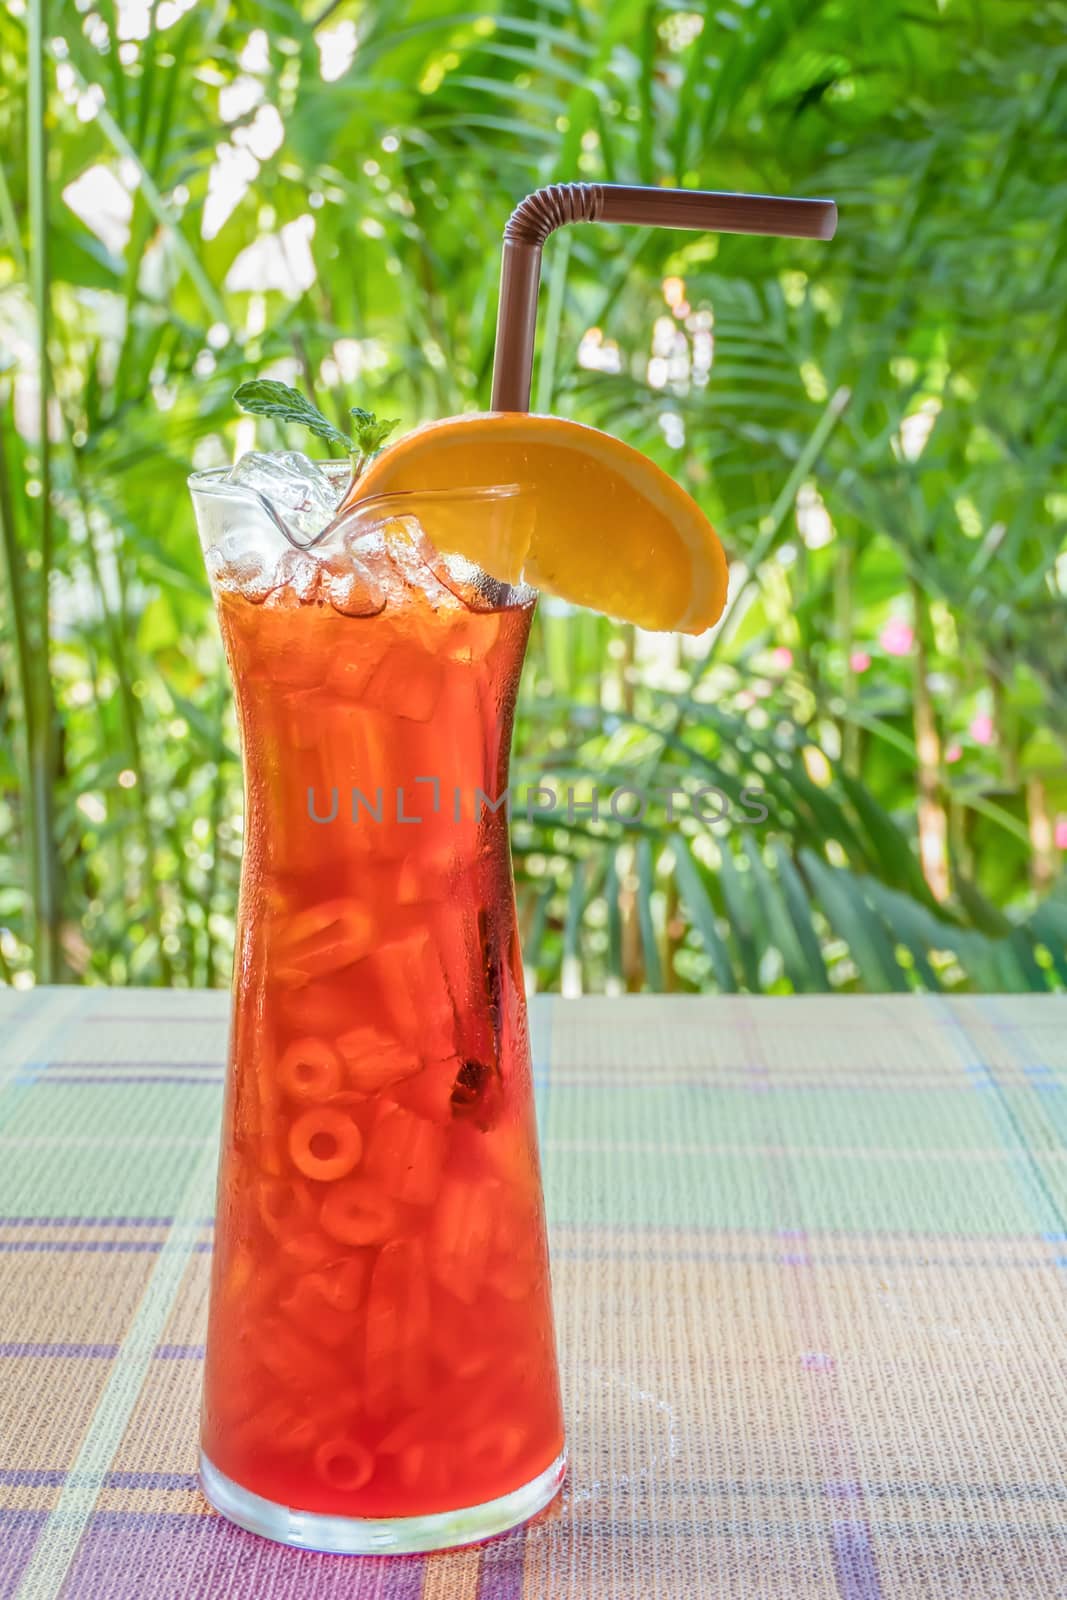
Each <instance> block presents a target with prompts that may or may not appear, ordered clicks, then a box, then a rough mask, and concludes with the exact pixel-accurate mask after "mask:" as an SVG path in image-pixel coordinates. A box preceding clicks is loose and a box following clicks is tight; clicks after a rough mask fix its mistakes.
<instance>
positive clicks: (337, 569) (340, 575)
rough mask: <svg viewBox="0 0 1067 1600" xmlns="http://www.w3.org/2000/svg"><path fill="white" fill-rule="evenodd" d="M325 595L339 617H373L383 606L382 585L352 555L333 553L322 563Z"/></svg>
mask: <svg viewBox="0 0 1067 1600" xmlns="http://www.w3.org/2000/svg"><path fill="white" fill-rule="evenodd" d="M322 586H323V592H324V595H325V598H326V599H327V600H328V601H329V603H330V605H331V606H332V607H333V609H334V610H335V611H337V612H339V613H340V615H341V616H342V617H376V616H377V615H378V613H379V611H382V610H384V608H385V589H384V588H383V586H382V584H381V583H380V582H379V580H378V578H377V577H376V576H375V574H374V573H373V572H372V571H371V569H370V568H369V567H368V566H366V565H365V563H364V562H362V561H359V560H357V558H356V557H355V556H333V557H331V558H330V559H329V560H328V561H324V562H323V563H322Z"/></svg>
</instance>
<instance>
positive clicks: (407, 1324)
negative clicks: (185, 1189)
mask: <svg viewBox="0 0 1067 1600" xmlns="http://www.w3.org/2000/svg"><path fill="white" fill-rule="evenodd" d="M190 485H191V488H192V491H193V498H194V502H195V505H196V513H197V520H198V525H199V529H200V535H201V541H202V543H203V546H204V550H205V554H206V558H207V563H208V568H209V571H210V573H211V579H212V588H213V593H214V596H215V601H216V606H217V610H218V616H219V622H220V626H221V630H222V636H223V640H224V643H225V647H226V654H227V659H228V662H229V667H230V672H231V674H232V678H233V685H234V691H235V696H236V703H237V712H238V720H239V723H240V730H241V744H242V752H243V761H244V776H245V847H244V860H243V866H242V874H241V892H240V905H239V911H238V924H237V953H236V959H235V965H234V983H233V1011H232V1031H231V1040H230V1061H229V1074H228V1083H227V1093H226V1104H225V1112H224V1125H223V1139H222V1153H221V1165H220V1175H219V1193H218V1215H217V1220H216V1231H215V1257H214V1269H213V1274H212V1286H211V1310H210V1323H209V1330H208V1344H207V1359H206V1370H205V1379H204V1403H203V1426H202V1455H201V1479H202V1483H203V1486H204V1490H205V1493H206V1494H207V1497H208V1499H209V1500H210V1501H211V1502H212V1504H213V1505H214V1506H216V1507H217V1509H218V1510H219V1511H221V1512H222V1513H223V1514H224V1515H226V1516H228V1517H230V1518H231V1519H232V1520H233V1521H235V1522H237V1523H239V1524H240V1525H241V1526H243V1527H245V1528H249V1529H251V1530H253V1531H254V1532H257V1533H261V1534H265V1535H267V1536H268V1537H270V1538H273V1539H279V1540H282V1541H284V1542H286V1543H289V1544H296V1545H304V1546H310V1547H312V1548H317V1549H324V1550H335V1551H351V1552H382V1551H411V1550H428V1549H438V1548H444V1547H447V1546H450V1545H456V1544H464V1543H467V1542H470V1541H473V1540H477V1539H481V1538H484V1537H486V1536H487V1535H489V1534H492V1533H497V1532H500V1531H502V1530H503V1529H505V1528H508V1527H511V1526H514V1525H515V1524H516V1523H518V1522H521V1521H523V1520H524V1519H525V1518H527V1517H529V1516H531V1515H533V1514H534V1512H536V1511H537V1510H539V1509H540V1508H541V1507H542V1506H543V1505H545V1504H546V1503H547V1502H548V1501H549V1500H550V1499H551V1498H552V1496H553V1495H554V1494H555V1492H556V1490H557V1488H558V1487H559V1484H560V1483H561V1481H562V1478H563V1473H564V1468H565V1449H564V1439H563V1424H562V1417H561V1411H560V1401H559V1386H558V1374H557V1368H556V1354H555V1340H554V1333H553V1326H552V1309H551V1301H550V1293H549V1276H548V1255H547V1248H546V1240H545V1227H544V1215H543V1204H542V1196H541V1180H540V1169H539V1164H538V1154H537V1136H536V1129H535V1123H534V1107H533V1091H532V1081H531V1073H530V1052H529V1042H528V1034H527V1024H526V1010H525V1002H524V996H523V985H522V969H521V964H520V958H519V945H518V932H517V926H516V918H515V903H514V892H513V887H512V880H511V862H510V851H509V844H508V830H507V808H506V806H505V805H503V804H501V803H500V797H501V796H503V794H504V793H505V790H506V786H507V781H508V760H509V747H510V739H511V726H512V716H513V710H514V704H515V696H516V691H517V687H518V678H519V672H520V668H521V665H522V658H523V652H524V650H525V646H526V640H527V635H528V632H529V626H530V618H531V614H532V608H533V600H534V597H533V594H532V592H531V591H529V590H516V589H507V588H505V587H503V586H501V585H499V584H496V583H495V582H494V581H493V580H491V579H489V578H487V577H486V576H485V575H484V574H482V573H480V572H479V571H478V570H477V569H474V568H472V567H470V566H468V565H467V564H465V563H462V562H457V561H446V560H443V559H442V558H440V557H439V556H438V555H437V554H436V550H435V548H434V547H433V545H432V540H433V536H434V529H435V526H436V527H438V528H444V527H445V526H446V525H448V523H449V520H450V519H454V518H456V517H477V518H479V519H483V520H485V519H489V520H490V522H491V520H492V519H499V518H508V517H514V516H520V515H524V514H526V508H525V506H524V503H523V501H524V497H523V496H522V495H521V494H520V493H519V491H518V490H516V489H515V488H514V487H511V488H507V487H505V488H499V489H493V490H485V491H480V492H479V491H476V492H468V491H463V492H462V493H461V494H458V495H457V494H447V495H436V496H433V495H427V496H415V497H395V498H392V499H389V500H383V501H377V502H368V503H367V504H366V505H364V506H363V507H358V508H356V510H355V511H353V512H350V513H348V514H347V515H342V516H341V517H340V518H339V519H338V520H337V521H336V522H335V523H334V524H333V525H332V526H331V527H330V528H329V529H328V530H327V531H326V533H325V534H324V535H322V536H321V537H320V538H319V539H317V540H315V541H313V542H311V543H310V544H309V545H307V546H305V547H301V546H300V545H299V543H297V542H294V539H293V537H292V535H291V534H288V533H287V531H286V529H285V528H284V526H283V525H281V524H280V523H279V520H278V518H277V517H276V516H275V514H274V512H273V511H272V510H271V507H270V505H269V504H268V502H267V501H265V500H263V499H261V497H260V496H259V495H258V494H257V493H256V492H255V491H253V490H251V489H248V488H244V487H237V486H235V485H233V484H230V483H228V482H227V481H226V476H225V474H224V473H198V474H195V475H194V476H193V478H192V479H191V480H190ZM488 531H490V532H491V528H490V529H489V530H488Z"/></svg>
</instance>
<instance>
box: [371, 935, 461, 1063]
mask: <svg viewBox="0 0 1067 1600" xmlns="http://www.w3.org/2000/svg"><path fill="white" fill-rule="evenodd" d="M366 965H367V967H368V969H369V973H368V976H369V978H370V980H371V983H372V984H373V988H374V991H375V995H376V998H377V999H378V1001H379V1003H380V1004H381V1005H382V1006H383V1007H384V1009H385V1010H386V1012H387V1013H388V1016H389V1020H390V1022H391V1023H392V1024H393V1027H394V1028H395V1030H396V1033H397V1035H398V1037H399V1038H401V1039H403V1040H404V1041H405V1043H408V1044H411V1045H412V1046H413V1047H414V1048H415V1049H417V1050H418V1051H420V1053H421V1054H422V1055H423V1056H425V1057H426V1058H427V1059H429V1060H434V1061H442V1060H444V1059H445V1057H446V1056H449V1055H451V1054H452V1053H453V1052H454V1050H455V1048H456V1041H455V1021H456V1019H455V1012H454V1011H453V1007H452V996H451V994H450V992H449V988H448V979H447V977H446V976H445V970H444V967H443V965H442V963H441V956H440V952H439V950H438V948H437V945H436V942H435V941H434V940H433V939H432V938H431V935H430V932H429V930H428V929H427V928H415V929H413V930H412V931H411V932H409V933H406V934H405V935H404V936H403V937H402V938H400V939H394V940H392V941H391V942H390V943H389V944H386V945H381V946H380V947H379V948H378V949H377V950H376V951H375V952H374V954H373V955H372V956H371V957H370V958H369V959H368V961H367V963H366Z"/></svg>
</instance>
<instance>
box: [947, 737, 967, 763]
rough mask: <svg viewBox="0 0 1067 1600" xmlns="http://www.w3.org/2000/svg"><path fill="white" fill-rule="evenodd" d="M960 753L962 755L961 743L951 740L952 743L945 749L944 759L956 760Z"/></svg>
mask: <svg viewBox="0 0 1067 1600" xmlns="http://www.w3.org/2000/svg"><path fill="white" fill-rule="evenodd" d="M962 755H963V746H962V745H961V744H957V743H956V741H955V740H953V741H952V743H951V744H950V745H949V746H948V748H947V750H946V751H945V760H946V761H958V760H959V759H960V757H961V756H962Z"/></svg>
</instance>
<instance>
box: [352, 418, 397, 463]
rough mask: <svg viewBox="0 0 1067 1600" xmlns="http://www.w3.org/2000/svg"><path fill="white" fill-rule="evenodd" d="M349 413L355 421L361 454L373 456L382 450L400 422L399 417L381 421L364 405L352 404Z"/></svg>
mask: <svg viewBox="0 0 1067 1600" xmlns="http://www.w3.org/2000/svg"><path fill="white" fill-rule="evenodd" d="M349 415H350V416H351V418H352V421H353V422H354V423H355V428H354V432H355V435H356V449H357V450H358V452H359V454H360V455H361V456H372V455H374V453H375V451H377V450H380V449H381V448H382V445H383V444H384V443H385V441H386V439H388V437H389V435H390V434H391V433H392V431H393V429H394V428H395V427H397V426H398V425H399V423H400V418H399V417H392V418H388V419H386V420H384V421H382V422H379V421H378V419H377V417H376V416H375V415H374V412H373V411H364V410H363V408H362V406H352V407H351V409H350V412H349Z"/></svg>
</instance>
